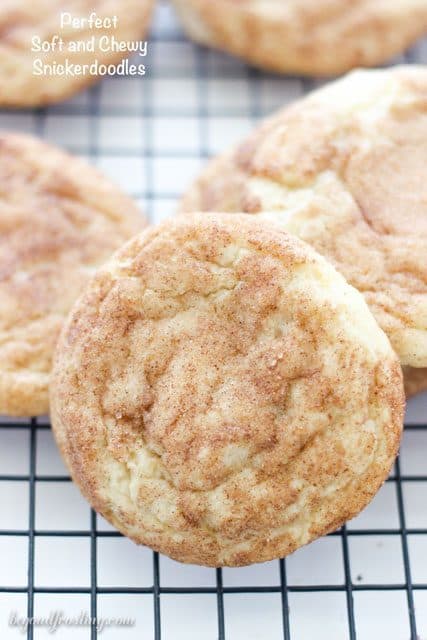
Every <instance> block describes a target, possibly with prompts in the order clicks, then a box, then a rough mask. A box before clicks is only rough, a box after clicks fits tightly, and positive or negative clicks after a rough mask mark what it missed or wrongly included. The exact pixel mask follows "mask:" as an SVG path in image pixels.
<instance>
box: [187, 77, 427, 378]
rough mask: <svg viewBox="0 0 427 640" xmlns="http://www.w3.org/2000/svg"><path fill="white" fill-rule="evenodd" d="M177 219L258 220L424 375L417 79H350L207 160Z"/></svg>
mask: <svg viewBox="0 0 427 640" xmlns="http://www.w3.org/2000/svg"><path fill="white" fill-rule="evenodd" d="M182 208H183V210H187V211H227V212H233V211H236V212H238V211H244V212H250V213H264V215H266V216H267V217H269V218H270V217H271V218H272V219H274V220H277V221H280V223H281V224H283V225H284V227H285V228H286V229H287V230H289V231H290V232H292V233H295V234H296V235H298V236H299V237H300V238H302V239H303V240H305V241H306V242H308V243H310V244H311V245H313V246H314V247H315V249H317V251H319V253H321V254H323V255H324V256H325V257H327V258H328V259H329V260H331V262H332V263H333V264H334V265H335V266H336V267H337V269H338V270H339V271H341V273H342V274H343V275H344V276H345V277H346V278H347V280H348V281H349V282H350V284H352V285H353V286H354V287H356V288H357V289H359V291H361V292H362V293H363V294H364V295H365V298H366V301H367V302H368V304H369V306H370V307H371V310H372V312H373V313H374V315H375V317H376V318H377V320H378V322H379V323H380V325H381V327H382V328H383V329H384V331H385V332H386V333H387V334H388V336H389V338H390V340H391V342H392V345H393V346H394V348H395V350H396V351H397V353H398V354H399V356H400V358H401V361H402V364H404V365H410V366H413V367H427V69H426V68H424V67H398V68H394V69H391V70H382V71H358V72H354V73H352V74H350V75H348V76H347V77H346V78H344V79H343V80H340V81H338V82H335V83H333V84H330V85H328V86H327V87H325V88H323V89H321V90H320V91H317V92H315V93H313V94H311V95H310V96H308V97H307V98H305V99H303V100H301V101H298V102H296V103H295V104H294V105H291V106H290V107H287V108H285V109H284V110H283V111H281V112H280V113H278V114H277V115H275V116H273V117H272V118H270V119H269V120H268V121H267V122H266V123H265V124H264V125H263V126H261V127H260V128H259V129H258V130H256V131H255V132H254V133H253V134H252V135H251V136H250V137H249V138H248V139H247V140H246V141H245V142H243V143H242V144H240V145H239V146H238V147H237V149H235V150H233V151H231V152H230V153H228V154H226V155H225V156H223V157H221V158H219V159H217V160H215V161H213V163H212V164H211V165H210V166H208V168H207V170H206V171H205V173H204V174H202V176H201V178H200V179H199V180H198V182H197V183H196V184H195V185H194V186H193V187H192V188H191V189H190V191H189V193H188V195H187V196H186V197H185V198H184V201H183V204H182Z"/></svg>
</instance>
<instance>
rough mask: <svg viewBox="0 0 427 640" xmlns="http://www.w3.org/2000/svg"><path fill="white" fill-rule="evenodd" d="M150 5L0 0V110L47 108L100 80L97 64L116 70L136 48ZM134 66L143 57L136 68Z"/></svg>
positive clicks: (115, 0)
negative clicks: (130, 49)
mask: <svg viewBox="0 0 427 640" xmlns="http://www.w3.org/2000/svg"><path fill="white" fill-rule="evenodd" d="M153 4H154V0H96V1H95V2H93V1H92V0H68V1H67V2H63V1H62V0H37V1H34V0H6V2H4V0H3V1H2V2H1V3H0V105H1V106H12V107H28V106H36V105H44V104H50V103H53V102H58V101H60V100H63V99H65V98H67V97H69V96H71V95H73V94H74V93H76V92H77V91H79V90H80V89H82V88H84V87H86V86H88V85H90V84H92V83H93V82H95V81H96V80H97V78H98V77H102V76H103V75H105V71H106V70H105V68H104V67H103V66H102V65H104V66H105V65H113V64H116V65H117V64H119V63H121V61H122V60H126V58H127V57H128V56H129V55H131V53H130V51H129V48H130V47H135V46H136V45H138V46H141V48H142V46H143V42H144V37H145V34H146V31H147V27H148V22H149V18H150V15H151V10H152V7H153ZM61 16H62V17H61ZM80 43H83V45H84V48H83V45H82V44H80ZM140 63H141V64H143V63H144V58H143V57H140V60H138V61H137V62H136V65H138V64H140ZM125 64H127V62H124V63H123V65H125ZM119 72H120V70H119ZM129 73H130V72H129ZM109 75H111V72H109Z"/></svg>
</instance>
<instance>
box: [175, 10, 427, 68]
mask: <svg viewBox="0 0 427 640" xmlns="http://www.w3.org/2000/svg"><path fill="white" fill-rule="evenodd" d="M173 2H174V4H175V6H176V8H177V11H178V14H179V16H180V17H181V19H182V22H183V25H184V27H185V28H186V30H187V32H188V34H189V35H190V37H192V38H194V39H195V40H196V41H197V42H200V43H202V44H204V45H208V46H212V47H215V48H218V49H223V50H224V51H228V52H229V53H232V54H234V55H237V56H239V57H241V58H243V59H244V60H247V61H248V62H250V63H252V64H255V65H257V66H259V67H261V68H266V69H268V70H272V71H277V72H279V73H302V74H307V75H334V74H339V73H343V72H344V71H348V70H349V69H351V68H354V67H362V66H373V65H377V64H380V63H382V62H385V61H386V60H387V59H389V58H391V57H392V56H394V55H396V54H398V53H401V52H402V51H404V49H406V48H407V47H408V46H409V45H410V44H411V43H412V42H414V41H415V40H416V39H417V38H419V37H421V36H422V35H424V34H426V33H427V5H426V2H425V0H393V2H391V1H390V0H286V2H283V0H215V2H212V0H173Z"/></svg>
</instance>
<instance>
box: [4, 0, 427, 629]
mask: <svg viewBox="0 0 427 640" xmlns="http://www.w3.org/2000/svg"><path fill="white" fill-rule="evenodd" d="M154 34H155V38H154V40H153V42H152V44H151V53H150V57H149V59H148V65H149V75H148V77H146V78H144V79H133V78H132V79H127V78H126V79H123V78H114V79H109V80H107V81H104V82H103V83H101V84H100V85H98V87H96V88H94V89H93V90H90V91H89V92H86V93H83V94H80V95H79V96H77V97H76V98H74V99H73V100H71V101H69V102H67V103H64V104H62V105H58V106H55V107H52V108H49V109H48V110H47V111H42V112H41V113H39V112H22V113H0V126H1V127H2V128H7V129H10V128H12V129H16V130H19V131H23V132H25V131H27V132H32V133H38V134H40V135H43V136H44V137H45V138H47V139H48V140H51V141H52V142H55V143H57V144H59V145H61V146H63V147H65V148H67V149H69V150H70V151H72V152H75V153H77V154H80V155H83V156H86V157H87V158H88V159H89V160H90V161H91V162H94V163H96V164H98V165H99V166H100V167H101V168H102V169H103V170H104V171H105V172H106V173H107V174H110V175H111V176H112V177H113V178H114V179H115V181H116V182H118V183H119V184H121V185H122V187H123V188H124V189H125V190H126V191H127V192H128V193H130V194H131V195H133V196H135V197H136V198H137V199H138V200H139V201H140V202H141V206H142V207H143V208H144V209H145V210H146V211H147V212H148V213H149V216H150V219H151V221H152V222H157V221H159V220H161V219H164V218H165V217H167V216H169V215H170V214H172V213H173V211H174V208H175V206H176V198H177V197H178V196H179V194H181V193H182V192H183V190H184V189H185V186H186V185H187V184H188V183H189V182H190V181H191V179H192V178H193V177H194V176H195V175H196V173H197V171H198V169H199V168H200V166H201V165H202V164H203V163H204V162H205V160H206V157H207V156H208V155H210V154H213V153H216V152H218V151H220V150H222V149H225V148H227V147H228V146H229V145H230V144H231V143H232V142H234V141H235V140H238V139H239V138H241V137H242V136H243V135H244V134H245V133H246V132H247V131H248V130H249V129H250V128H251V127H252V126H253V124H254V122H255V120H257V119H258V118H259V117H260V116H262V115H264V114H267V113H269V112H270V111H272V110H273V109H274V108H276V107H279V106H281V105H282V104H283V103H285V102H288V101H290V100H292V99H294V98H296V97H298V96H300V95H301V94H302V93H303V92H305V91H306V90H308V89H310V88H312V87H313V86H315V84H316V83H315V82H312V81H303V80H300V79H297V78H288V79H283V78H278V77H272V76H264V75H263V74H261V73H258V72H254V71H251V70H248V69H247V68H246V67H245V66H244V65H243V64H240V63H239V62H238V61H236V60H232V59H230V58H228V57H226V56H223V55H221V54H216V53H212V52H209V53H206V52H202V51H199V50H198V49H197V48H196V47H194V46H193V45H191V44H190V43H188V42H186V41H185V40H184V39H183V38H182V37H181V36H180V35H179V32H178V31H177V26H176V24H175V22H174V19H173V17H172V14H171V13H170V12H169V10H168V8H167V7H166V6H165V5H161V6H160V8H159V10H158V13H157V16H156V24H155V29H154ZM412 55H415V54H414V53H413V54H412ZM416 55H418V57H419V58H420V59H421V60H422V59H424V61H427V45H426V46H425V45H420V47H418V48H417V50H416ZM407 421H408V422H411V423H420V424H422V423H423V422H424V424H426V422H427V395H425V396H420V397H418V398H417V399H416V400H414V401H412V402H411V403H410V406H409V410H408V419H407ZM35 444H36V458H35V474H36V483H35V511H34V517H35V531H36V536H35V546H34V585H35V589H36V593H35V595H34V613H35V615H36V616H40V615H43V614H44V613H46V612H49V611H52V610H56V609H57V610H62V611H64V612H65V613H66V614H67V615H70V616H71V615H73V614H78V613H80V611H82V610H84V611H87V612H89V611H90V592H86V593H72V594H70V593H62V594H52V593H48V592H43V593H39V592H37V589H38V588H42V589H43V590H44V591H48V590H49V589H56V588H62V589H63V590H64V589H67V588H71V589H77V590H78V589H83V590H84V589H86V591H89V590H90V587H91V570H90V559H91V538H90V510H89V507H88V505H87V504H86V502H85V501H84V500H83V499H82V498H81V496H80V494H79V492H78V491H77V489H76V488H75V487H74V485H73V484H72V483H71V482H68V481H66V480H65V478H61V477H62V476H67V471H66V469H65V468H64V466H63V464H62V462H61V460H60V458H59V456H58V453H57V450H56V447H55V445H54V443H53V440H52V436H51V433H50V431H49V430H48V429H37V430H36V442H35ZM400 465H401V469H400V470H401V473H402V476H403V477H404V481H403V482H402V493H403V502H404V515H405V519H406V527H407V528H408V530H409V534H408V537H407V544H408V552H409V560H410V571H411V574H412V580H413V582H414V583H416V584H418V585H422V584H423V585H425V586H427V535H425V534H420V533H415V531H414V530H416V529H418V530H419V529H424V530H427V429H425V430H423V429H419V430H414V429H412V430H408V431H407V432H406V433H405V437H404V441H403V448H402V454H401V458H400ZM29 474H30V430H29V429H28V428H27V427H26V426H23V427H22V428H14V429H11V428H8V427H7V426H5V425H3V426H2V427H0V475H3V476H4V475H13V476H15V479H13V480H10V481H5V480H2V481H0V506H1V508H0V531H3V532H4V531H12V530H13V531H18V532H20V534H21V535H0V587H4V586H8V587H10V588H18V589H19V588H26V587H27V584H28V565H29V555H28V554H29V539H28V535H27V532H28V528H29V513H30V512H31V510H30V509H29V486H30V485H29V482H28V476H29ZM16 476H20V477H21V476H22V479H21V480H19V479H16ZM52 476H58V477H59V479H58V480H57V481H51V480H49V477H52ZM411 476H412V477H413V476H424V478H425V479H424V480H419V481H414V480H411ZM401 526H402V522H401V519H400V517H399V511H398V492H397V483H396V482H395V481H394V480H392V481H390V482H388V483H386V485H385V486H384V488H383V489H382V490H381V492H380V493H379V495H378V496H377V498H376V499H375V500H374V502H373V503H372V504H371V505H370V506H369V507H368V508H367V509H366V510H365V511H364V512H363V513H362V514H361V515H360V516H359V517H358V518H356V519H355V520H354V521H353V522H351V523H350V524H349V525H348V530H349V534H350V535H348V538H347V539H348V546H349V557H350V573H351V580H352V582H353V584H354V585H356V587H360V586H366V585H377V587H378V588H377V589H375V590H355V591H354V593H353V598H354V616H355V623H356V631H357V638H358V640H374V639H375V640H376V639H377V638H387V640H408V639H409V638H410V629H409V623H408V605H407V593H406V590H405V584H406V581H407V578H408V576H407V575H406V573H405V568H404V562H403V553H402V549H403V548H404V547H402V536H401ZM367 529H375V530H379V532H380V533H377V534H376V535H366V534H363V533H362V534H360V535H355V534H357V532H361V531H363V530H365V531H366V530H367ZM58 530H59V531H62V532H66V533H67V535H65V536H61V537H59V536H54V535H52V532H54V531H58ZM97 530H98V531H99V532H101V534H100V535H101V537H99V538H98V539H97V543H96V550H97V562H96V567H97V585H98V587H100V588H101V589H103V588H112V589H114V588H118V589H132V588H136V589H138V588H150V587H152V585H153V555H152V553H151V551H149V550H148V549H145V548H138V547H136V546H135V545H134V544H133V543H131V542H130V541H128V540H126V539H124V538H121V537H119V536H114V535H110V533H111V532H112V531H113V530H112V528H111V527H110V526H109V525H108V524H107V523H106V522H105V521H103V520H102V518H98V519H97ZM384 530H388V531H393V532H394V534H393V535H384V533H383V534H381V531H383V532H384ZM411 530H412V531H413V533H410V531H411ZM279 569H280V567H279V562H271V563H267V564H265V565H260V566H253V567H248V568H245V569H235V570H230V569H226V570H224V571H223V574H222V579H223V585H224V588H225V589H226V590H227V588H229V587H244V588H246V587H263V586H266V587H268V586H274V587H278V586H280V573H279ZM286 574H287V583H288V585H289V586H291V587H295V586H299V587H302V586H310V587H314V588H315V587H316V586H319V585H323V586H329V587H330V588H331V590H330V591H322V592H319V591H317V592H316V591H315V590H312V591H308V592H296V593H295V592H291V593H289V596H288V597H289V608H290V631H291V638H292V639H293V640H311V639H314V638H316V640H345V639H347V638H348V637H349V631H348V628H349V625H348V612H347V600H346V592H345V590H343V589H339V587H341V586H342V585H343V584H344V582H345V573H344V563H343V541H342V538H341V536H340V535H334V536H329V537H327V538H324V539H321V540H319V541H317V542H315V543H313V544H312V545H310V546H308V547H306V548H304V549H302V550H300V551H298V552H297V553H295V554H294V555H293V556H291V557H290V558H288V559H287V561H286ZM216 580H217V576H216V573H215V571H214V570H210V569H204V568H199V567H192V566H183V565H180V564H178V563H175V562H173V561H171V560H169V559H167V558H164V557H161V558H160V586H161V588H175V587H178V588H190V589H191V588H195V587H196V588H198V587H201V588H207V589H209V588H211V589H214V588H215V587H216V584H217V583H216ZM383 585H388V587H390V585H392V586H393V588H392V589H390V588H389V589H388V590H381V586H383ZM334 589H336V590H334ZM414 600H415V606H416V614H417V624H418V635H419V637H420V639H421V640H427V589H424V590H421V589H419V590H415V591H414ZM97 605H98V616H108V617H111V616H128V617H132V618H135V620H136V625H135V627H134V628H132V629H125V630H120V629H114V630H106V631H104V632H103V633H102V634H100V635H99V637H100V638H103V637H105V638H112V639H114V640H116V639H121V638H123V639H124V640H133V639H134V638H135V639H136V638H138V639H140V640H145V639H151V638H153V634H154V630H153V620H154V617H153V616H154V614H153V595H152V594H151V593H140V594H138V593H123V594H119V595H117V594H114V595H110V594H105V593H101V594H99V595H98V599H97ZM11 610H17V611H18V612H19V613H20V615H22V616H24V615H26V610H27V595H26V593H0V638H1V640H3V639H4V640H9V639H10V640H12V639H14V638H19V637H22V636H21V635H20V633H19V632H18V631H17V630H16V629H10V628H8V626H7V620H8V617H9V614H10V611H11ZM160 611H161V631H162V638H163V639H164V640H193V639H194V640H200V639H201V638H203V639H204V640H208V639H212V640H213V639H214V638H217V637H218V623H217V596H216V594H215V593H202V594H197V595H195V594H189V593H183V592H182V593H179V594H173V593H162V594H161V597H160ZM282 615H283V612H282V601H281V593H280V592H276V593H243V594H242V593H225V595H224V616H225V637H226V638H227V639H230V640H255V639H257V640H258V639H263V640H264V639H266V640H267V639H268V640H276V639H277V640H278V639H279V638H283V627H282ZM48 637H52V636H50V635H49V634H48V632H47V631H46V630H45V629H38V628H36V629H35V630H34V638H35V640H42V639H44V638H48ZM54 637H56V638H60V639H61V640H62V639H63V640H66V639H67V638H73V640H80V639H85V640H88V639H89V637H90V633H89V631H88V630H87V629H67V630H64V629H61V630H59V631H57V633H56V635H55V636H54Z"/></svg>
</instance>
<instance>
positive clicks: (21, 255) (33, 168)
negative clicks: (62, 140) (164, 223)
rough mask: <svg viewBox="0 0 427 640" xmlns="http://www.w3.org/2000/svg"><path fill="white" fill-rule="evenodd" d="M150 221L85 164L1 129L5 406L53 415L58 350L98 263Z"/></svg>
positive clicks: (0, 356) (0, 389)
mask: <svg viewBox="0 0 427 640" xmlns="http://www.w3.org/2000/svg"><path fill="white" fill-rule="evenodd" d="M143 226H144V220H143V218H142V214H141V213H140V212H139V210H138V208H137V207H136V205H135V204H134V202H133V201H132V200H131V199H130V198H128V197H127V196H126V195H125V194H123V193H122V192H121V191H120V190H119V189H118V188H117V187H115V186H113V185H112V184H111V183H110V182H109V181H108V180H107V179H106V178H105V177H104V176H102V175H101V174H100V173H98V171H97V170H96V169H95V168H93V167H91V166H89V165H88V164H86V163H85V162H83V161H81V160H78V159H77V158H73V157H72V156H70V155H68V154H66V153H64V152H62V151H60V150H59V149H56V148H54V147H52V146H50V145H48V144H45V143H44V142H42V141H41V140H38V139H36V138H32V137H30V136H23V135H17V134H16V135H15V134H8V133H5V134H0V363H1V368H0V413H7V414H9V415H17V416H30V415H40V414H44V413H47V411H48V407H49V403H48V385H49V377H50V369H51V360H52V353H53V349H54V346H55V343H56V340H57V337H58V334H59V331H60V329H61V326H62V323H63V321H64V318H65V316H66V315H67V313H68V311H69V310H70V308H71V306H72V304H73V303H74V302H75V300H76V299H77V297H78V296H79V294H80V293H81V290H82V288H83V286H84V285H85V284H86V282H87V280H88V279H89V278H90V276H91V275H92V273H93V271H94V270H95V268H96V267H98V266H99V265H100V264H102V263H103V262H104V261H105V260H106V259H107V258H109V257H110V256H111V254H112V253H113V252H114V251H115V250H116V249H117V248H118V247H119V246H120V245H121V244H122V243H123V242H125V241H126V240H128V239H129V238H130V237H131V236H132V235H134V234H135V233H137V231H139V230H140V229H141V228H142V227H143Z"/></svg>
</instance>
